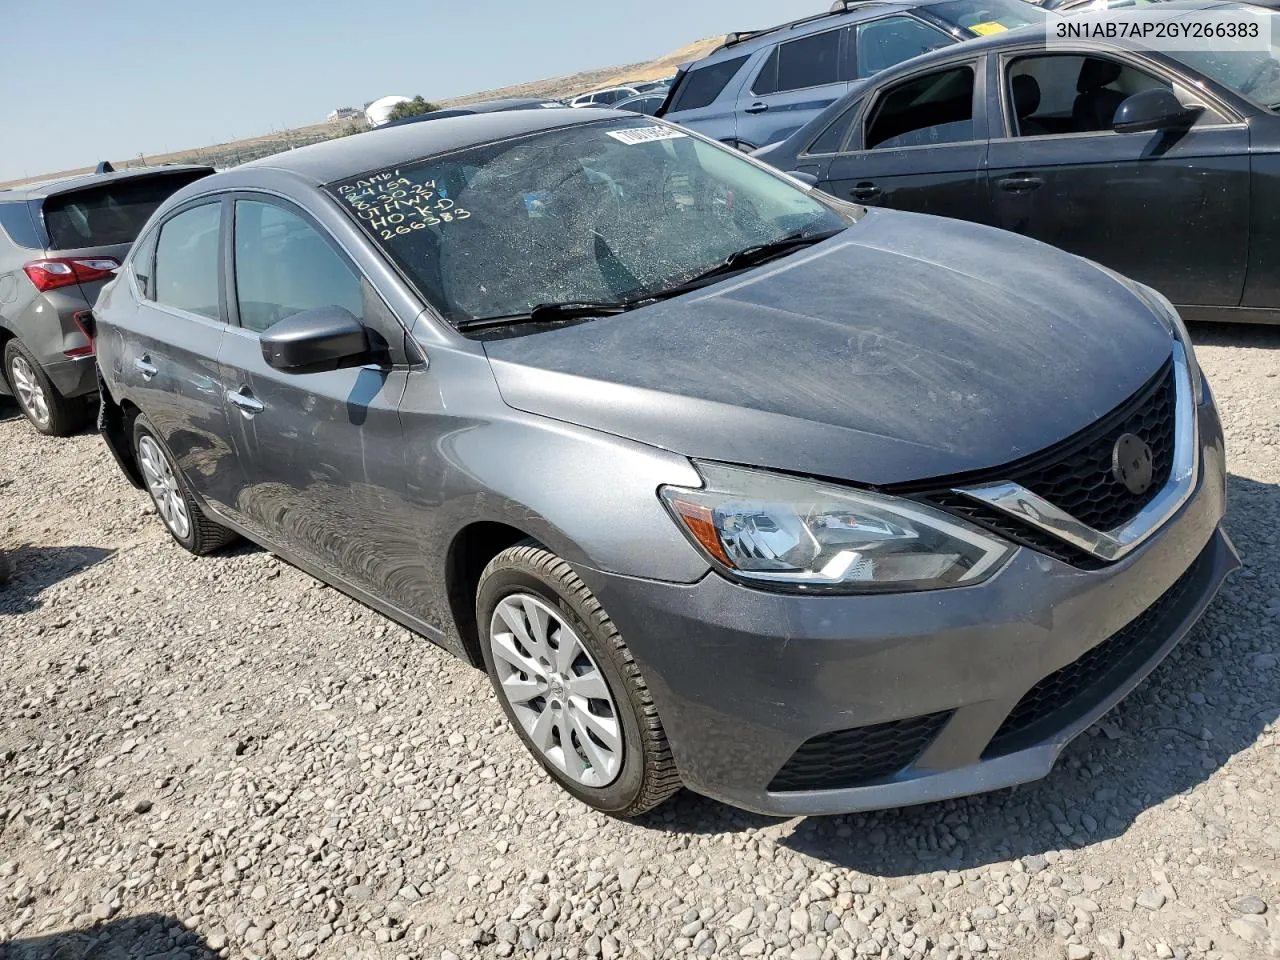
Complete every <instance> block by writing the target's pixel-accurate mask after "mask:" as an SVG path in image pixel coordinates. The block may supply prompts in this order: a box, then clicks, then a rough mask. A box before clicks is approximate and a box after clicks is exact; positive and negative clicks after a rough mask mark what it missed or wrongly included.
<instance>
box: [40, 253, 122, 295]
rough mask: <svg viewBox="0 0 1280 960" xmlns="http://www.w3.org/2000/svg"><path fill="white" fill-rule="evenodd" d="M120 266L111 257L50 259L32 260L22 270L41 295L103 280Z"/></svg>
mask: <svg viewBox="0 0 1280 960" xmlns="http://www.w3.org/2000/svg"><path fill="white" fill-rule="evenodd" d="M119 268H120V264H119V262H118V261H117V260H115V259H114V258H112V257H52V258H50V259H48V260H32V261H31V262H30V263H28V264H26V265H25V266H23V268H22V270H23V272H24V273H26V275H27V276H28V277H30V278H31V282H32V283H34V284H35V285H36V289H37V290H39V291H40V292H41V293H44V292H45V291H46V290H57V289H58V287H66V286H70V285H71V284H73V283H88V282H89V281H91V280H104V279H106V278H107V277H109V276H111V273H112V271H114V270H118V269H119Z"/></svg>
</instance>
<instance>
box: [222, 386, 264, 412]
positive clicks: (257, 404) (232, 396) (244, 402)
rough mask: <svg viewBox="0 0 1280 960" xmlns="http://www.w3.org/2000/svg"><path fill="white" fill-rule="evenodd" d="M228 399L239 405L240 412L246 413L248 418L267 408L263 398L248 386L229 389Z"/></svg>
mask: <svg viewBox="0 0 1280 960" xmlns="http://www.w3.org/2000/svg"><path fill="white" fill-rule="evenodd" d="M227 400H229V401H230V402H231V403H234V404H235V405H236V406H237V407H239V408H240V412H241V413H242V414H244V416H245V418H246V419H248V418H251V417H253V416H255V415H257V414H259V413H261V412H262V411H263V410H265V409H267V408H266V406H265V405H264V404H263V402H262V401H261V400H259V399H258V398H257V397H255V396H254V395H253V394H252V393H250V392H249V388H248V387H241V388H240V389H239V390H228V391H227Z"/></svg>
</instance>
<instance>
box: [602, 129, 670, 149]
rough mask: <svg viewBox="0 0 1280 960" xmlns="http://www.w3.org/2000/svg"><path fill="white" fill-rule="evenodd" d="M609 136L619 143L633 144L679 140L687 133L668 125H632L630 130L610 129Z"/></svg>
mask: <svg viewBox="0 0 1280 960" xmlns="http://www.w3.org/2000/svg"><path fill="white" fill-rule="evenodd" d="M609 136H611V137H613V139H615V140H617V141H618V142H620V143H625V144H627V145H628V146H635V145H636V144H637V143H653V142H655V141H657V140H679V139H681V138H682V137H687V136H689V135H688V134H687V133H681V132H680V131H679V130H672V129H671V128H670V127H634V128H632V129H631V130H610V131H609Z"/></svg>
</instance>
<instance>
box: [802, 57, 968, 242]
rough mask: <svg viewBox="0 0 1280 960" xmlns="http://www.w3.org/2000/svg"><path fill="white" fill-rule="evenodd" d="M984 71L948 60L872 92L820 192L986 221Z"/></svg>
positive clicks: (831, 162)
mask: <svg viewBox="0 0 1280 960" xmlns="http://www.w3.org/2000/svg"><path fill="white" fill-rule="evenodd" d="M983 89H984V84H983V82H982V75H981V72H980V71H979V70H978V65H977V63H976V62H974V61H969V62H964V63H953V64H950V65H948V66H945V67H938V68H936V69H934V70H930V71H928V72H927V73H923V74H919V75H916V76H912V77H909V78H906V79H904V80H900V81H898V82H896V83H894V84H893V85H891V86H888V87H886V88H884V89H882V90H879V91H877V92H876V93H875V94H874V96H872V97H870V102H869V103H868V104H867V106H866V108H865V109H864V110H863V112H862V116H861V117H859V118H858V122H857V128H856V130H855V132H854V135H853V138H852V140H851V141H850V143H849V145H848V146H847V147H846V148H844V149H843V150H842V151H841V152H840V153H839V154H838V155H836V156H834V157H833V158H832V159H831V161H830V164H829V166H828V168H827V172H826V177H825V182H824V183H823V184H822V187H823V189H824V190H826V191H827V192H828V193H831V194H833V195H835V196H837V197H840V198H841V199H843V200H853V201H855V202H857V203H866V204H871V205H874V206H885V207H893V208H894V209H897V210H911V211H915V212H917V213H932V214H937V215H939V216H944V217H958V218H960V219H962V220H976V221H978V222H980V223H986V222H990V219H991V216H992V214H991V209H990V203H989V201H988V196H987V184H986V178H985V177H984V176H983V173H982V165H983V163H984V161H985V157H986V151H987V142H986V118H985V115H984V113H983V110H982V105H983V104H982V91H983Z"/></svg>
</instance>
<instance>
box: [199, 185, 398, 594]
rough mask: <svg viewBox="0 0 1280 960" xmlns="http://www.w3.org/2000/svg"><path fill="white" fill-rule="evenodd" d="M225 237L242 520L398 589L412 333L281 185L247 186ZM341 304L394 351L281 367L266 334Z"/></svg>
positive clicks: (350, 575) (302, 553)
mask: <svg viewBox="0 0 1280 960" xmlns="http://www.w3.org/2000/svg"><path fill="white" fill-rule="evenodd" d="M231 233H232V236H231V239H230V241H229V243H228V247H227V258H228V261H229V266H228V280H227V287H228V290H229V291H230V294H229V299H230V301H231V311H232V318H233V321H234V325H233V326H232V327H231V329H230V330H229V331H228V333H227V336H226V338H225V340H224V341H223V344H222V351H221V353H220V355H219V360H220V367H221V370H222V376H223V378H224V380H225V383H226V391H225V394H224V401H223V402H224V404H225V410H226V412H227V416H228V418H229V419H230V421H231V423H232V441H233V444H234V446H235V450H236V454H237V459H238V461H239V464H240V468H241V471H242V474H243V487H242V489H241V492H240V497H239V500H238V503H237V504H236V507H237V511H238V514H239V517H240V519H241V522H242V523H244V525H245V526H246V527H247V528H249V529H250V530H251V531H256V532H260V533H261V534H262V535H264V536H265V537H266V538H267V539H268V540H269V541H270V542H273V543H277V544H279V545H280V546H282V547H284V548H286V549H288V550H290V551H292V552H293V553H295V554H297V555H298V556H299V557H301V558H303V559H304V560H309V561H310V562H312V563H315V564H318V565H319V566H320V567H322V568H323V569H325V570H327V571H329V572H330V573H333V574H335V575H337V576H339V577H341V578H342V579H343V580H345V581H346V582H347V583H349V584H351V585H352V586H355V587H357V588H359V589H363V590H365V591H367V592H370V593H372V594H374V595H375V596H379V597H384V598H389V599H391V600H392V601H393V602H396V603H398V604H403V605H405V606H406V607H407V608H411V607H412V603H411V598H406V597H402V596H399V595H398V590H399V585H401V584H402V583H403V582H404V581H405V579H406V578H405V577H404V566H403V565H404V564H405V563H410V562H412V561H413V558H412V557H407V556H405V555H404V554H405V551H404V550H402V549H395V546H394V545H395V544H396V543H397V542H399V541H401V540H403V537H402V535H401V534H402V531H403V526H404V524H403V520H402V518H403V516H404V509H405V508H404V501H403V493H404V487H405V456H404V438H403V436H402V432H401V429H400V415H399V403H400V398H401V396H402V395H403V393H404V389H405V383H406V378H407V376H408V367H407V365H406V363H405V343H404V331H403V329H401V328H400V327H399V326H398V323H397V321H396V320H395V319H394V317H392V315H391V313H390V311H389V310H388V309H387V308H386V307H385V305H384V304H383V303H382V301H381V300H380V299H379V298H378V295H377V294H376V293H375V292H374V291H373V288H372V286H370V284H369V282H368V280H366V279H365V278H364V277H363V276H362V275H361V274H360V272H359V271H358V269H357V268H356V267H355V265H354V264H353V263H352V262H351V260H350V259H349V258H348V257H347V256H346V254H345V253H344V252H343V251H342V249H341V248H340V247H339V246H338V245H337V243H336V242H335V241H334V240H333V239H332V238H331V237H330V236H329V235H328V233H327V232H326V231H325V230H324V229H323V228H322V227H321V226H320V225H319V224H318V223H316V222H315V221H314V220H313V219H312V218H311V217H310V216H308V215H307V214H306V213H305V212H303V211H302V210H301V209H300V208H298V207H296V206H294V205H292V204H289V203H287V202H286V201H283V200H279V199H277V198H274V197H267V196H264V195H255V194H240V195H237V196H236V198H235V201H234V225H233V227H232V228H231ZM326 306H339V307H342V308H344V309H346V310H347V311H349V312H350V313H351V314H353V315H354V316H355V317H357V318H359V319H360V320H361V321H362V322H363V323H364V324H365V326H366V328H368V329H369V332H370V336H371V338H372V339H373V340H374V341H375V342H380V343H382V344H383V345H385V346H386V347H387V349H388V351H389V356H390V358H391V361H392V362H390V363H388V364H385V365H376V364H369V365H366V366H362V367H355V368H351V369H346V370H334V371H329V372H323V373H303V374H297V373H283V372H281V371H279V370H276V369H274V368H272V367H271V366H269V365H268V364H267V363H266V361H265V360H264V359H263V356H262V344H261V334H262V333H263V331H265V330H267V329H269V328H270V327H271V326H272V325H273V324H274V323H276V322H277V321H279V320H283V319H285V318H286V317H289V316H292V315H294V314H296V313H299V312H302V311H305V310H312V309H318V308H320V307H326Z"/></svg>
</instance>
